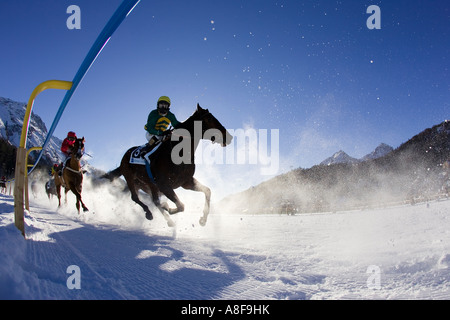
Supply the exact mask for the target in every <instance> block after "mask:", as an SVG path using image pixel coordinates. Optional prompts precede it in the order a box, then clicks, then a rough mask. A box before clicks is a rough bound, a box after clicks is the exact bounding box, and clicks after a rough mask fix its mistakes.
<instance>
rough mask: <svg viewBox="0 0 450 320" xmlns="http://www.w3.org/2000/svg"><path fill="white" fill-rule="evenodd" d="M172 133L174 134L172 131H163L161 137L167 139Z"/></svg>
mask: <svg viewBox="0 0 450 320" xmlns="http://www.w3.org/2000/svg"><path fill="white" fill-rule="evenodd" d="M171 133H172V130H166V131H163V133H161V136H163V137H165V136H167V135H169V134H171Z"/></svg>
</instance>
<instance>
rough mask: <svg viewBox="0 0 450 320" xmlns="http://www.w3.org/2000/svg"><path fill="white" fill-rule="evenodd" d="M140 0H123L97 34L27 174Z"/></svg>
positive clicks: (40, 156) (39, 157)
mask: <svg viewBox="0 0 450 320" xmlns="http://www.w3.org/2000/svg"><path fill="white" fill-rule="evenodd" d="M139 2H140V0H124V1H123V2H122V4H121V5H120V6H119V8H117V10H116V12H115V13H114V14H113V16H112V17H111V19H109V21H108V23H107V24H106V26H105V28H103V31H102V32H101V33H100V34H99V36H98V37H97V40H95V42H94V44H93V45H92V47H91V49H90V50H89V52H88V54H87V55H86V58H84V61H83V63H82V64H81V66H80V68H79V69H78V72H77V73H76V74H75V77H74V78H73V81H72V88H71V89H70V90H69V91H67V93H66V95H65V96H64V99H63V101H62V103H61V106H60V107H59V109H58V112H57V113H56V116H55V119H54V120H53V123H52V126H51V127H50V130H49V131H48V134H47V138H46V139H45V141H44V145H43V146H42V150H41V152H40V153H39V156H38V158H37V160H36V162H35V164H34V166H33V168H31V170H30V171H29V173H31V172H32V171H33V170H34V168H35V167H36V165H37V164H38V162H39V160H40V159H41V158H42V154H43V152H44V150H45V147H46V146H47V144H48V143H49V141H50V138H51V137H52V136H53V132H54V131H55V129H56V126H57V125H58V122H59V120H60V119H61V116H62V114H63V112H64V109H65V108H66V106H67V104H68V103H69V101H70V99H71V98H72V95H73V94H74V92H75V90H76V89H77V87H78V85H79V84H80V82H81V81H82V80H83V78H84V76H85V75H86V73H87V72H88V71H89V68H90V67H91V66H92V64H93V63H94V61H95V59H97V57H98V55H99V54H100V53H101V52H102V50H103V48H104V47H105V46H106V44H107V43H108V41H109V39H110V38H111V36H112V35H113V33H114V32H115V31H116V30H117V28H118V27H119V26H120V24H121V23H122V22H123V21H124V20H125V18H126V17H127V16H128V14H129V13H130V12H131V11H132V10H133V9H134V7H136V6H137V5H138V4H139Z"/></svg>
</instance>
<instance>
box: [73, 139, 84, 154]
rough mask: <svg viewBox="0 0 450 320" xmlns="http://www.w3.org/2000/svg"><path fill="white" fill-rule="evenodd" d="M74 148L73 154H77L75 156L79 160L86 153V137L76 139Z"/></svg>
mask: <svg viewBox="0 0 450 320" xmlns="http://www.w3.org/2000/svg"><path fill="white" fill-rule="evenodd" d="M72 150H73V152H72V154H73V155H74V156H75V158H76V159H77V160H80V159H81V157H82V156H83V153H84V137H83V138H78V139H76V140H75V143H74V144H73V148H72Z"/></svg>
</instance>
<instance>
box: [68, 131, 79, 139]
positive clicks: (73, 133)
mask: <svg viewBox="0 0 450 320" xmlns="http://www.w3.org/2000/svg"><path fill="white" fill-rule="evenodd" d="M67 137H69V138H76V137H77V135H76V134H75V132H73V131H69V133H68V134H67Z"/></svg>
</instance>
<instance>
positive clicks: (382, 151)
mask: <svg viewBox="0 0 450 320" xmlns="http://www.w3.org/2000/svg"><path fill="white" fill-rule="evenodd" d="M393 150H394V148H392V147H391V146H389V145H387V144H385V143H381V144H380V145H379V146H378V147H376V148H375V150H374V151H372V152H371V153H369V154H366V155H365V156H364V157H362V158H361V160H362V161H366V160H374V159H378V158H381V157H384V156H385V155H387V154H388V153H389V152H391V151H393Z"/></svg>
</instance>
